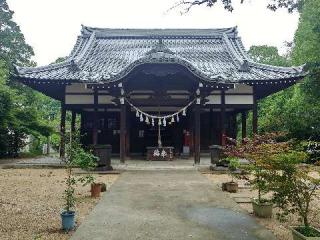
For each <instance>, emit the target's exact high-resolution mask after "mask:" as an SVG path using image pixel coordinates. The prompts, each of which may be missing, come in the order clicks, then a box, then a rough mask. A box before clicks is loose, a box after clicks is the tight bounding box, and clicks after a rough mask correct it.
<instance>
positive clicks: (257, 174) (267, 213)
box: [224, 133, 288, 218]
mask: <svg viewBox="0 0 320 240" xmlns="http://www.w3.org/2000/svg"><path fill="white" fill-rule="evenodd" d="M281 136H282V134H280V133H269V134H264V135H255V136H253V138H252V139H248V138H246V139H243V140H242V141H241V144H237V145H229V146H226V147H225V151H224V152H225V154H226V155H227V156H230V157H238V158H243V159H246V160H248V161H249V165H248V166H247V167H245V169H246V171H248V172H249V173H250V176H251V177H250V180H249V182H250V184H251V186H252V187H253V189H256V190H258V196H257V198H254V199H253V200H252V208H253V212H254V214H255V215H256V216H258V217H263V218H270V217H272V207H273V203H272V201H271V199H267V198H265V197H264V196H265V195H266V194H267V193H268V192H270V184H269V182H270V181H269V180H270V179H269V177H270V174H269V162H270V161H271V160H272V159H273V158H274V157H275V156H277V155H278V154H279V153H281V152H283V151H286V150H287V149H288V142H280V141H277V138H279V137H281Z"/></svg>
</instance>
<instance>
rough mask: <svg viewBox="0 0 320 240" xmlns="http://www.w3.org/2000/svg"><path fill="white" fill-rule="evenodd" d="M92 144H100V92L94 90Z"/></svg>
mask: <svg viewBox="0 0 320 240" xmlns="http://www.w3.org/2000/svg"><path fill="white" fill-rule="evenodd" d="M92 144H93V145H97V144H98V91H97V90H96V89H94V111H93V127H92Z"/></svg>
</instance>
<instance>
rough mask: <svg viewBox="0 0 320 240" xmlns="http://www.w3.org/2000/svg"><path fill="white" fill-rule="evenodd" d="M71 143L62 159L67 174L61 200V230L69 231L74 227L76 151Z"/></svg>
mask: <svg viewBox="0 0 320 240" xmlns="http://www.w3.org/2000/svg"><path fill="white" fill-rule="evenodd" d="M73 145H74V144H73V142H72V141H71V138H70V142H69V143H68V144H67V149H66V150H67V151H66V158H65V159H64V162H65V168H66V173H67V178H66V181H65V183H66V189H65V190H64V193H63V199H64V200H65V204H64V209H63V210H62V212H61V222H62V229H63V230H65V231H70V230H72V229H73V228H74V227H75V211H74V207H75V186H76V184H77V180H76V179H75V177H74V175H73V167H74V164H73V161H74V160H75V159H76V149H75V148H73Z"/></svg>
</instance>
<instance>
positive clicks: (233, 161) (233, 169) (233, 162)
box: [223, 158, 240, 193]
mask: <svg viewBox="0 0 320 240" xmlns="http://www.w3.org/2000/svg"><path fill="white" fill-rule="evenodd" d="M228 162H229V164H228V165H229V166H228V170H229V174H230V175H231V181H230V182H226V183H224V187H223V188H225V190H226V191H228V192H230V193H236V192H238V183H237V182H235V181H234V179H235V178H236V177H237V170H238V168H239V167H240V163H239V160H238V159H237V158H228Z"/></svg>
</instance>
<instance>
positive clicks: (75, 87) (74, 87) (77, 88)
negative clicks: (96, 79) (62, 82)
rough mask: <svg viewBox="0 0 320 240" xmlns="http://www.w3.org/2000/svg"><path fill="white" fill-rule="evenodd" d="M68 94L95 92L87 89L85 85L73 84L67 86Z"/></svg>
mask: <svg viewBox="0 0 320 240" xmlns="http://www.w3.org/2000/svg"><path fill="white" fill-rule="evenodd" d="M66 93H93V90H92V89H87V88H85V84H84V83H72V84H71V85H68V86H66Z"/></svg>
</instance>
